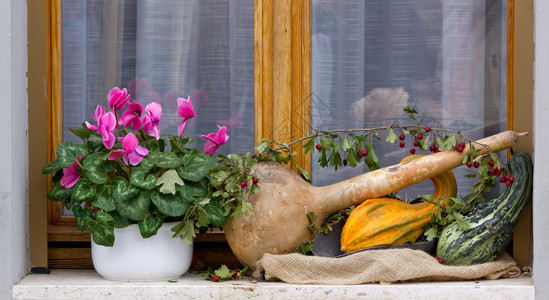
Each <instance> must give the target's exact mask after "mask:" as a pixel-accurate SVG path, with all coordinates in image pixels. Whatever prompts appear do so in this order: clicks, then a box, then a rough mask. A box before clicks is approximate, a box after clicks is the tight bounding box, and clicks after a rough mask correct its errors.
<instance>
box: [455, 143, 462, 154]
mask: <svg viewBox="0 0 549 300" xmlns="http://www.w3.org/2000/svg"><path fill="white" fill-rule="evenodd" d="M455 149H456V151H457V152H459V153H461V152H463V147H461V146H460V145H456V147H455Z"/></svg>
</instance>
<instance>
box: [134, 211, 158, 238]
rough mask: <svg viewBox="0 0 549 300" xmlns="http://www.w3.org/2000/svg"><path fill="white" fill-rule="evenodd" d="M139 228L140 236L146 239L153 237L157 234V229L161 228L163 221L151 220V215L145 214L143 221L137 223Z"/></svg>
mask: <svg viewBox="0 0 549 300" xmlns="http://www.w3.org/2000/svg"><path fill="white" fill-rule="evenodd" d="M137 224H138V226H139V232H140V233H141V236H142V237H143V238H144V239H146V238H149V237H151V236H153V235H156V233H157V232H158V229H160V227H162V224H164V221H163V220H162V219H159V218H153V217H152V216H151V214H150V213H149V214H147V216H145V219H143V220H141V221H139V223H137Z"/></svg>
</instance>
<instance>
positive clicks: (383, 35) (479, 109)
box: [29, 0, 515, 267]
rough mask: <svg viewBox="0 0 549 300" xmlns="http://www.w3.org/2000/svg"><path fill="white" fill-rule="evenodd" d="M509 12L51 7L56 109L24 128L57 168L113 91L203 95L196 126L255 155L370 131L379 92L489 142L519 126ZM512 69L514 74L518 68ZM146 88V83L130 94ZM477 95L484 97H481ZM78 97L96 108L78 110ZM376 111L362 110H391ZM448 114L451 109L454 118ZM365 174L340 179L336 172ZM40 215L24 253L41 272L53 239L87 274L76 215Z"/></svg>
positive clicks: (392, 6) (400, 3) (424, 6)
mask: <svg viewBox="0 0 549 300" xmlns="http://www.w3.org/2000/svg"><path fill="white" fill-rule="evenodd" d="M252 3H253V4H252ZM509 3H510V4H509ZM514 6H515V4H514V1H512V0H509V1H504V0H485V1H443V2H441V1H433V0H392V1H381V0H379V1H378V0H375V1H358V0H354V1H352V0H349V1H333V0H312V1H309V0H302V1H270V0H254V1H253V2H252V1H251V0H236V1H221V0H219V1H199V0H186V1H178V2H177V3H174V2H173V1H166V0H132V1H129V0H125V1H116V2H115V3H111V2H105V1H85V2H82V1H71V0H65V1H59V0H54V1H51V3H50V5H49V6H48V7H47V9H48V10H45V9H43V10H42V12H41V15H42V17H43V18H44V19H45V16H46V15H47V16H49V19H47V22H48V23H47V24H48V27H47V28H49V31H48V36H49V37H50V39H49V41H50V44H49V47H48V49H49V54H48V58H49V69H48V70H49V72H50V73H48V74H49V75H50V77H49V81H48V82H49V89H48V92H49V98H50V99H51V101H50V102H49V106H48V107H46V105H43V104H40V105H43V106H37V107H35V108H34V109H35V110H37V111H38V110H39V109H38V108H39V107H42V108H43V109H42V111H41V112H36V115H38V116H42V117H43V118H45V116H44V113H43V111H47V112H48V113H47V116H48V118H49V121H48V124H49V125H48V126H49V127H48V128H49V129H48V130H46V129H45V128H44V127H45V126H43V125H40V124H38V125H36V124H35V125H32V124H31V125H32V126H34V127H32V126H31V129H33V128H34V129H33V130H34V135H33V133H32V132H33V130H31V133H30V135H31V140H33V136H34V137H38V136H45V135H46V134H48V135H47V141H44V140H42V141H41V142H40V141H36V143H37V144H38V145H42V147H38V148H36V147H35V148H32V147H31V150H30V151H31V152H32V153H31V156H41V155H43V156H44V159H43V164H45V160H46V158H45V156H46V154H45V153H44V151H43V150H41V149H44V148H45V147H44V146H43V145H44V144H45V143H48V147H47V149H48V151H49V152H48V154H47V155H48V156H49V157H50V159H51V158H52V157H53V155H54V152H53V151H52V149H55V147H56V145H57V143H58V142H60V141H61V139H63V138H65V137H68V136H70V135H66V134H65V133H66V132H65V129H64V128H66V127H74V126H80V122H82V120H83V119H84V116H88V118H89V116H91V114H93V110H94V108H95V105H97V103H98V102H101V101H105V100H102V99H105V95H106V92H107V91H108V89H109V88H110V87H112V86H115V85H118V86H121V87H128V88H130V89H132V88H133V89H134V91H135V93H136V94H140V93H141V94H142V95H143V97H144V98H145V97H149V98H150V99H159V100H161V101H166V103H169V102H170V101H171V100H170V97H173V96H174V95H175V92H177V93H179V94H180V95H182V96H186V95H187V94H190V95H191V96H192V97H193V102H194V101H200V100H199V99H207V100H206V101H204V100H202V101H204V102H206V103H207V104H208V105H207V106H203V107H202V108H199V110H198V113H199V114H200V112H201V111H203V112H204V116H205V117H204V118H209V117H211V118H213V119H215V121H225V122H230V123H231V122H236V123H240V127H238V129H237V132H235V133H232V134H231V139H232V143H231V145H230V147H227V148H226V151H227V152H241V151H249V150H250V149H251V148H252V146H253V144H254V143H257V142H259V141H260V140H261V138H263V137H265V138H276V139H277V140H280V141H289V140H294V139H297V138H299V137H302V136H305V135H308V134H309V133H310V130H311V128H321V129H324V128H333V127H334V126H335V127H370V126H371V125H373V124H378V123H380V122H384V121H386V122H387V121H392V120H384V117H381V114H377V115H376V116H375V118H372V116H371V115H368V113H370V111H368V110H364V109H363V108H360V106H361V105H362V107H364V106H365V105H366V104H367V102H366V101H368V99H367V98H368V97H370V98H375V97H374V96H375V95H376V93H379V95H381V97H382V98H383V93H384V92H387V91H389V92H399V91H400V89H402V91H403V93H404V94H407V95H408V97H405V98H406V101H405V102H402V103H399V104H397V105H396V106H395V107H396V108H397V110H398V111H399V110H400V107H401V105H402V104H403V103H406V104H409V105H410V104H418V105H419V108H420V109H421V108H422V106H423V107H427V106H429V112H431V111H433V110H434V111H436V113H435V114H434V116H433V121H436V122H440V123H441V125H442V126H452V127H453V126H454V125H455V124H452V123H451V122H454V121H455V122H458V124H461V125H463V128H466V127H467V126H471V125H474V127H475V128H478V129H479V130H480V131H479V132H477V133H474V135H472V136H471V137H477V136H483V135H488V134H491V132H494V131H500V130H503V129H504V128H505V127H506V124H505V119H506V116H507V119H508V120H509V115H510V114H511V120H513V118H512V111H513V110H512V109H511V110H507V111H506V109H509V108H512V107H513V104H512V102H509V101H510V100H512V95H513V90H512V89H511V86H509V85H506V84H505V83H506V81H507V80H509V78H508V76H509V75H508V74H507V73H506V72H505V71H504V70H506V59H505V58H506V51H507V50H508V49H507V48H506V45H511V46H512V42H513V41H512V40H506V37H508V34H509V32H512V31H508V30H507V29H506V28H507V27H506V24H507V25H508V24H512V21H513V20H514V19H513V17H511V18H509V19H507V20H506V16H508V15H509V12H512V11H513V9H512V8H513V7H514ZM37 7H38V5H37V4H34V2H29V10H33V9H34V10H39V11H40V8H39V7H38V8H37ZM159 7H160V9H159ZM44 11H45V12H46V13H45V12H44ZM209 12H212V13H211V14H210V13H209ZM214 12H215V13H214ZM219 12H221V13H219ZM37 14H39V13H37ZM511 16H512V15H511ZM460 20H466V21H465V22H460ZM61 24H62V26H61ZM219 24H221V25H219ZM252 24H253V25H252ZM251 26H253V27H251ZM213 29H215V30H213ZM411 29H414V30H411ZM252 30H253V31H252ZM387 31H390V32H387ZM473 33H476V34H478V37H479V40H478V41H480V42H479V43H478V44H475V43H474V41H473V40H472V39H469V38H468V37H469V36H468V35H470V34H473ZM173 36H175V38H173ZM473 36H474V35H473ZM252 38H253V40H252ZM455 38H461V40H460V39H458V40H456V39H455ZM236 40H238V41H241V40H243V41H245V42H242V43H235V42H234V41H236ZM488 40H494V41H496V42H495V43H493V44H491V43H488V42H486V41H488ZM252 43H253V48H250V47H251V45H252ZM481 44H482V46H479V45H481ZM251 49H253V50H251ZM460 49H462V50H463V51H462V52H460V51H461V50H460ZM511 50H512V49H511ZM251 51H253V52H251ZM410 51H411V53H412V54H410ZM61 54H62V56H61ZM71 55H72V56H71ZM482 56H484V58H482ZM61 57H62V58H63V59H61ZM251 61H253V72H250V71H251V70H250V67H249V66H250V63H251ZM61 66H62V68H61ZM467 66H474V67H475V68H473V69H474V72H473V75H471V74H467V73H466V72H461V71H463V70H465V69H466V67H467ZM507 69H508V70H512V64H511V65H509V66H507ZM45 73H46V72H45ZM469 75H471V76H469ZM511 75H512V73H511ZM145 76H146V77H147V78H146V81H144V77H145ZM252 76H253V77H252ZM468 76H469V77H468ZM43 84H44V83H43V82H37V83H35V86H40V85H43ZM128 84H129V86H128ZM29 85H31V84H29ZM140 87H146V88H145V89H143V90H140V91H137V90H139V88H140ZM170 92H174V93H171V94H170ZM459 92H463V93H461V94H460V93H459ZM465 92H467V93H469V95H465V94H464V93H465ZM193 93H194V94H193ZM205 95H207V96H206V97H205ZM506 95H511V97H509V96H507V97H506ZM201 97H203V98H201ZM397 98H398V97H397ZM483 98H485V99H488V100H485V101H479V99H483ZM61 99H63V101H64V102H61V101H60V100H61ZM383 99H385V98H383ZM440 99H443V100H440ZM456 99H457V100H456ZM463 99H466V101H464V100H463ZM84 100H86V101H88V100H92V101H89V102H86V103H88V104H84V105H83V103H85V102H84ZM93 101H95V102H93ZM252 101H253V102H252ZM61 103H63V105H64V106H63V105H61ZM379 103H380V101H379V100H377V101H374V102H372V103H369V104H368V105H372V106H376V107H377V108H376V109H380V110H382V109H386V108H387V106H386V105H383V107H381V106H380V105H379ZM427 103H428V104H427ZM457 103H459V104H460V105H458V106H456V104H457ZM509 103H510V104H509ZM461 104H467V105H469V108H465V106H461ZM37 105H38V104H37ZM168 105H169V104H168ZM195 105H196V104H195ZM353 105H354V106H353ZM357 106H358V107H359V108H358V109H357V108H356V107H357ZM195 107H196V106H195ZM435 107H438V108H437V109H433V108H435ZM471 107H474V108H471ZM455 109H457V110H458V111H459V114H453V113H449V112H453V111H455ZM357 112H358V114H356V113H357ZM468 112H472V113H471V114H468ZM350 113H355V115H352V114H351V115H350ZM387 114H388V115H393V113H392V111H390V112H388V113H387ZM167 118H169V117H167ZM71 119H73V120H74V121H71ZM197 120H198V121H197V122H198V123H197V124H195V126H193V127H194V130H196V131H194V132H193V134H196V135H199V134H201V133H203V132H208V129H202V128H201V127H202V126H201V124H208V125H205V126H213V125H212V124H213V123H214V122H213V121H211V120H207V119H200V118H198V119H197ZM327 120H328V122H327ZM71 122H73V123H71ZM485 124H492V125H493V126H485ZM64 125H67V126H64ZM461 125H459V126H461ZM167 126H168V127H169V126H173V125H171V124H169V123H168V125H167ZM507 126H509V124H507ZM510 128H512V127H510ZM460 129H462V127H460ZM203 130H204V131H203ZM463 130H466V129H463ZM36 132H38V133H36ZM252 136H253V137H254V140H251V138H250V137H252ZM238 138H241V139H240V140H238ZM247 138H248V139H247ZM44 139H45V138H44ZM197 140H199V139H197ZM393 150H394V148H393ZM397 150H400V149H397ZM379 151H380V152H386V151H384V150H383V151H381V150H379ZM38 152H42V153H38ZM398 156H399V157H400V156H403V155H402V153H401V152H400V154H399V155H398ZM41 157H42V156H41ZM396 159H397V157H396V156H395V157H392V158H391V157H390V155H389V156H387V160H383V159H382V162H383V163H385V164H392V163H394V162H395V161H394V160H396ZM311 161H315V158H314V157H313V158H312V159H311V157H309V156H306V155H301V154H300V155H299V156H298V163H299V164H300V165H302V166H305V167H306V168H307V169H310V168H311V166H312V169H313V178H314V183H315V184H317V185H321V184H326V183H328V182H330V181H334V180H341V179H342V178H343V177H333V175H334V174H332V173H331V172H329V171H325V170H322V171H320V170H317V169H316V167H315V164H314V163H311ZM39 168H40V167H39ZM39 168H38V169H39ZM363 171H364V170H360V169H358V168H357V169H350V170H343V172H341V171H338V173H337V175H338V176H340V174H343V175H342V176H344V177H345V176H346V177H349V176H352V175H353V174H355V173H356V172H363ZM31 177H32V176H31ZM458 177H459V176H458ZM35 178H39V176H36V177H35ZM36 181H40V179H36ZM46 188H47V184H34V185H33V184H32V182H31V189H34V190H37V191H36V192H34V195H36V196H33V197H34V198H36V199H31V201H32V202H33V204H31V213H32V212H33V211H35V212H36V214H37V215H40V212H41V213H42V214H44V211H45V210H46V209H45V208H44V207H43V206H42V207H40V206H41V204H40V203H45V197H44V195H45V190H46ZM48 214H49V217H48V219H49V223H48V224H49V225H48V231H47V233H44V228H43V226H41V225H40V224H39V222H38V220H39V219H34V220H32V221H31V222H34V223H31V235H32V234H33V232H41V233H39V234H38V237H34V238H31V247H32V248H33V250H32V252H35V253H36V252H37V251H36V250H34V249H42V250H41V251H42V254H40V253H39V254H38V255H37V256H41V258H35V259H33V265H40V264H45V263H44V257H43V252H44V251H43V249H45V248H46V246H45V244H46V243H47V241H44V239H45V236H47V237H48V240H49V250H48V252H49V255H48V256H49V266H50V267H90V266H91V264H90V261H89V250H87V247H88V246H87V243H89V242H88V241H89V235H88V234H87V233H80V232H78V231H77V230H76V228H75V226H74V224H75V223H74V221H73V220H72V217H71V216H68V215H67V216H66V215H64V213H63V212H62V210H61V209H60V207H59V206H58V205H57V206H56V204H55V203H51V202H50V203H49V208H48ZM37 224H38V225H37ZM33 241H34V242H33ZM198 241H208V242H206V243H204V245H203V249H205V251H211V252H209V253H214V254H213V257H214V260H216V261H217V262H218V261H222V259H223V257H224V256H227V254H230V250H229V249H228V248H227V246H226V244H225V246H223V245H224V244H223V241H224V239H223V235H222V234H220V235H207V236H201V237H199V238H198ZM32 243H35V244H38V245H39V246H32ZM223 247H225V248H224V250H223ZM220 249H221V250H220ZM38 252H40V250H38ZM196 252H201V251H196ZM31 257H32V254H31ZM47 258H48V257H46V259H47ZM198 263H200V262H198ZM202 263H204V262H202Z"/></svg>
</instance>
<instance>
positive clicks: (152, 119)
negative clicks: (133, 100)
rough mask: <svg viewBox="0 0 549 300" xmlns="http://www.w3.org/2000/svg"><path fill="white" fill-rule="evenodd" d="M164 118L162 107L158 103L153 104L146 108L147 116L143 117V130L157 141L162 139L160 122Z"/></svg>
mask: <svg viewBox="0 0 549 300" xmlns="http://www.w3.org/2000/svg"><path fill="white" fill-rule="evenodd" d="M161 117H162V106H161V105H160V104H158V103H156V102H151V103H149V104H147V106H146V107H145V116H143V129H144V130H145V132H146V133H147V134H148V135H151V136H154V137H155V138H156V140H157V141H158V139H160V130H159V129H158V122H160V118H161Z"/></svg>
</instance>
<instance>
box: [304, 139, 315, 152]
mask: <svg viewBox="0 0 549 300" xmlns="http://www.w3.org/2000/svg"><path fill="white" fill-rule="evenodd" d="M314 148H315V139H314V138H312V139H310V140H309V141H308V142H307V143H305V145H303V149H304V150H305V154H307V152H309V151H311V153H312V152H313V151H314Z"/></svg>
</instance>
